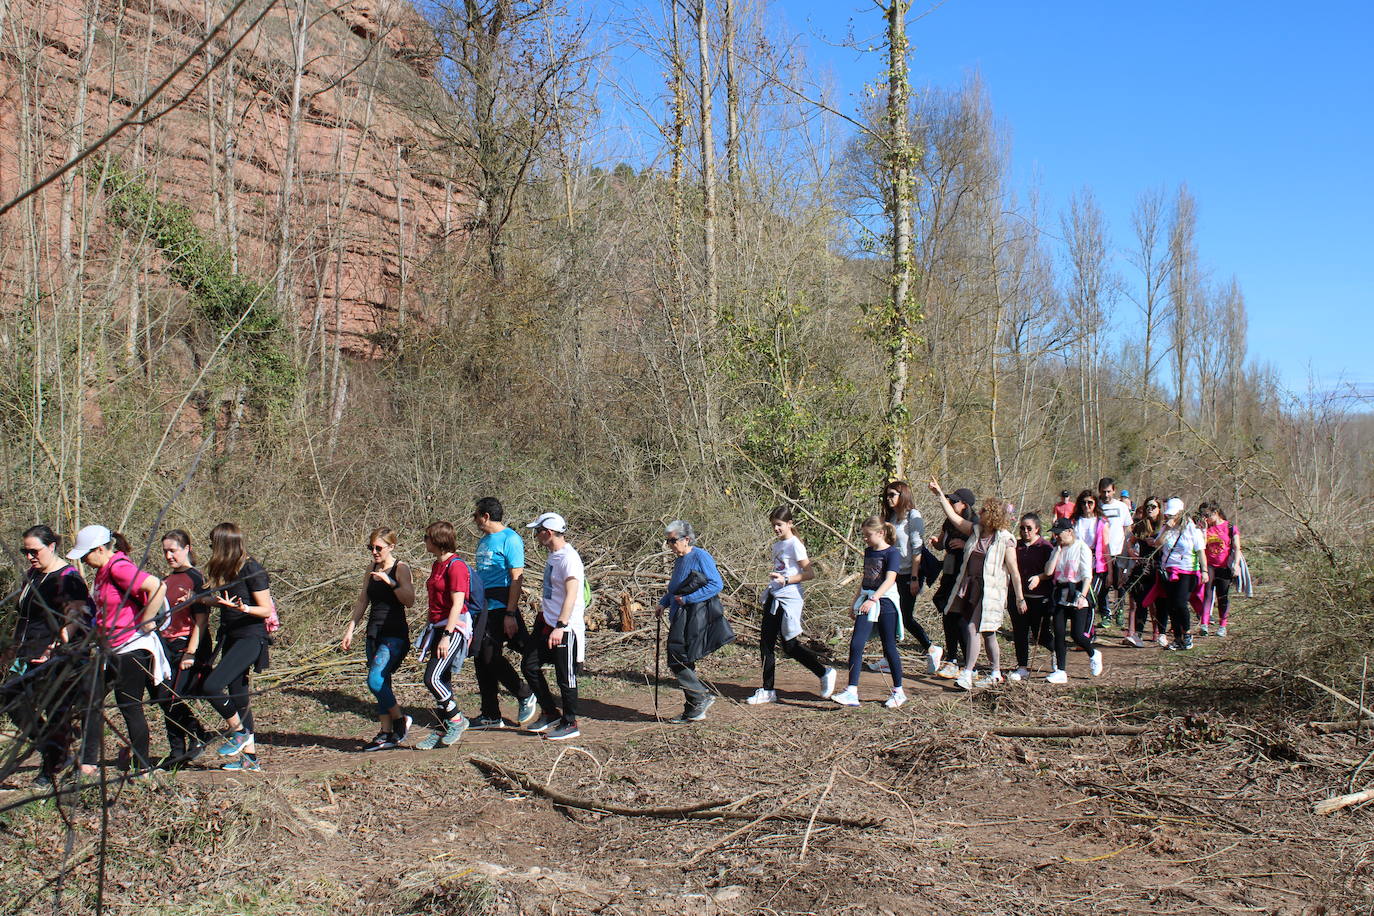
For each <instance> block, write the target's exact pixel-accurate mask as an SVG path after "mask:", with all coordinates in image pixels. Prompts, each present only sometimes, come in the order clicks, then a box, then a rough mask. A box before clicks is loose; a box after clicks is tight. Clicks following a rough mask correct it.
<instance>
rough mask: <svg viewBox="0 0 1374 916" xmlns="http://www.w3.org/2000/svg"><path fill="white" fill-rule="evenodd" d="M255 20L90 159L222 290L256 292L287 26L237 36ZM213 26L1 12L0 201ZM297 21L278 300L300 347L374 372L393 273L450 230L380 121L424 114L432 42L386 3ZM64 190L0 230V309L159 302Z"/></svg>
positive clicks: (77, 192) (113, 6)
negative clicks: (143, 184) (186, 247)
mask: <svg viewBox="0 0 1374 916" xmlns="http://www.w3.org/2000/svg"><path fill="white" fill-rule="evenodd" d="M265 2H266V0H250V2H249V3H247V4H246V5H245V6H244V7H243V8H242V9H241V10H240V11H239V12H238V13H237V14H236V15H235V17H234V18H233V20H232V21H231V22H230V23H229V24H228V26H227V27H226V28H224V29H223V31H222V32H221V33H220V34H219V35H218V36H217V37H216V39H215V40H214V41H213V42H212V43H211V45H210V46H209V48H208V49H207V51H206V52H205V53H203V54H201V55H199V56H198V57H197V58H196V59H195V60H194V61H193V62H192V63H191V65H190V66H189V67H187V68H186V69H185V70H184V71H182V72H181V74H180V75H179V76H177V77H176V78H175V79H174V80H173V82H172V84H171V85H170V86H169V87H168V89H167V90H166V91H165V92H164V93H163V94H162V95H161V96H160V97H159V98H158V100H157V101H155V102H154V103H153V104H152V105H151V106H150V107H149V109H148V110H147V111H146V112H145V113H144V114H143V115H142V117H143V118H147V117H148V116H150V115H158V114H159V113H162V112H164V111H165V110H166V109H167V108H168V107H169V106H170V105H171V104H172V103H174V102H176V101H177V100H178V99H181V98H182V97H183V96H184V97H185V101H184V102H182V103H181V104H180V105H178V106H176V107H174V108H172V110H170V111H166V113H163V114H161V116H160V117H157V118H156V120H153V121H152V122H151V123H147V124H144V125H141V126H135V127H131V128H129V129H127V130H125V131H123V132H121V133H120V134H119V135H118V137H117V138H116V139H115V140H114V141H113V142H112V143H110V145H109V146H108V147H107V150H108V151H109V152H110V154H112V155H113V156H115V157H117V159H118V161H119V163H120V164H121V166H122V167H123V168H125V169H126V170H133V171H137V172H138V173H140V174H142V175H144V176H146V180H147V182H148V183H149V184H150V185H151V186H152V187H154V188H155V189H156V192H157V194H158V197H159V198H160V199H163V200H168V201H176V202H180V203H183V204H185V205H187V206H188V207H189V208H190V209H191V210H192V212H193V214H194V219H195V222H196V224H197V226H198V227H199V228H200V229H201V230H202V231H203V232H204V233H206V234H207V235H209V236H210V237H212V238H214V239H216V240H218V241H220V242H221V243H223V244H224V245H225V246H226V248H227V249H228V250H229V251H231V253H232V255H233V257H234V258H235V259H236V263H237V268H238V270H239V272H240V273H243V274H245V275H248V276H252V277H254V278H255V279H258V280H261V281H262V282H264V283H267V284H268V285H269V286H270V285H272V283H273V277H274V271H275V268H276V265H277V260H278V258H277V255H278V246H279V238H280V214H281V212H282V203H281V202H282V199H283V195H282V190H283V187H284V184H285V180H286V179H285V176H286V175H287V173H288V169H287V167H286V163H287V161H288V148H289V139H290V121H291V118H290V105H291V99H292V92H293V84H294V81H295V67H294V63H293V62H294V59H295V55H294V53H293V51H294V48H293V34H294V33H293V30H292V27H291V19H290V17H291V15H292V11H293V8H295V9H298V8H299V7H298V5H297V0H282V2H280V3H278V4H277V5H276V6H274V7H273V8H272V10H271V11H269V12H268V14H267V15H266V17H265V18H263V19H262V21H261V22H260V23H259V24H258V25H257V26H256V27H255V28H253V29H252V30H251V31H248V28H247V27H248V25H249V23H250V22H251V21H252V19H253V18H255V17H256V16H257V14H258V13H259V12H260V11H261V10H262V9H263V6H264V3H265ZM231 7H232V3H231V2H224V0H88V2H85V3H83V2H81V0H11V2H10V4H9V5H8V11H7V12H4V13H0V15H2V16H4V17H5V19H4V21H3V22H0V33H3V36H4V37H3V39H0V201H5V200H8V199H10V198H11V197H13V196H14V194H16V193H17V192H18V191H20V190H22V189H23V188H25V187H27V186H28V184H29V183H30V182H31V181H32V180H33V179H34V177H35V176H41V175H43V174H46V173H47V172H48V171H50V170H51V169H52V168H53V167H54V166H55V165H57V164H59V163H61V162H62V161H64V160H65V159H66V158H67V156H68V155H69V153H70V151H71V150H72V149H75V148H79V147H80V146H81V145H83V144H85V143H89V142H91V141H92V140H93V139H94V138H96V137H99V136H100V135H102V134H103V133H105V131H106V130H108V129H109V128H110V126H112V125H114V124H116V123H118V122H119V121H120V120H121V119H122V118H124V117H126V116H127V115H128V114H129V112H130V111H131V109H132V107H133V106H134V104H135V103H136V101H137V100H139V99H142V98H143V97H144V96H145V95H147V94H148V92H149V91H150V90H151V88H152V87H153V86H155V85H156V84H157V83H158V82H159V81H161V80H162V79H163V78H164V77H165V76H166V75H167V74H169V73H170V72H171V71H172V70H173V68H174V67H175V66H176V65H177V64H178V63H179V62H181V61H182V60H183V59H184V58H186V57H187V56H188V55H189V54H191V52H192V51H193V50H194V48H195V46H196V45H197V44H198V43H199V42H200V41H201V40H202V39H203V38H204V37H205V35H206V34H207V32H208V31H209V29H210V28H211V27H212V26H213V25H214V24H215V23H218V22H219V21H220V20H221V19H222V18H223V17H224V16H225V15H226V14H227V13H228V11H229V9H230V8H231ZM307 14H308V15H307V17H306V18H307V23H308V24H307V29H306V32H305V35H306V38H305V42H304V55H303V56H304V61H305V65H304V68H303V73H302V76H301V86H300V90H301V92H300V98H301V104H300V118H299V128H298V136H297V139H296V149H297V152H296V162H297V165H296V167H295V182H294V189H293V193H292V204H291V206H290V208H289V211H288V212H289V215H290V219H289V221H288V231H287V237H288V242H287V245H286V247H285V250H286V251H287V254H288V257H287V259H286V260H287V272H286V276H287V278H288V290H289V297H288V298H289V302H290V305H291V307H292V308H293V309H294V311H295V319H296V320H295V326H296V328H297V329H298V330H299V332H300V334H301V339H302V340H306V339H309V340H311V341H323V342H329V341H331V340H333V339H335V336H334V335H335V334H336V332H337V335H338V336H337V340H338V341H339V343H340V344H341V345H342V346H343V347H344V348H345V349H346V350H347V351H349V352H351V353H353V354H355V355H359V356H367V355H370V354H372V353H375V347H374V346H373V344H372V343H371V339H370V336H369V335H371V334H372V333H373V332H376V331H379V330H385V329H386V327H387V326H388V325H389V324H391V323H392V322H394V321H395V320H396V318H397V316H398V315H399V314H401V313H403V311H408V312H409V314H411V315H415V309H416V306H415V305H414V303H413V302H412V301H411V300H412V296H411V293H410V289H411V288H412V284H413V280H412V279H411V278H412V276H413V272H414V270H415V267H414V266H413V265H415V264H417V263H419V262H420V261H422V260H423V258H424V257H425V256H426V255H428V254H429V253H430V252H432V251H433V249H434V247H435V245H436V244H440V243H442V242H443V240H445V239H446V238H449V237H450V236H451V235H452V232H453V231H455V230H456V228H457V227H458V226H459V224H460V211H461V209H462V207H461V200H460V198H459V196H458V192H456V191H455V190H454V189H453V187H452V185H451V183H450V182H449V181H447V180H446V179H445V178H442V177H439V176H437V175H436V174H434V172H433V170H431V169H428V168H426V167H424V166H423V165H421V161H422V159H423V156H422V155H421V153H420V151H421V150H422V149H424V148H425V144H424V143H423V142H422V141H421V139H420V138H421V136H422V134H423V131H422V129H421V127H420V126H419V125H418V124H417V123H416V122H415V121H414V120H412V119H410V118H408V117H407V116H406V115H404V114H401V113H399V111H400V108H399V107H398V106H397V105H396V104H394V102H395V100H396V99H405V100H406V101H407V102H408V103H415V102H417V101H419V100H422V99H430V100H435V101H436V103H437V99H438V98H439V91H438V86H437V84H436V83H435V82H434V80H433V78H432V74H433V72H434V66H435V53H434V47H433V38H432V35H431V34H430V32H429V30H428V29H427V27H426V25H425V23H424V21H423V20H422V19H421V18H420V16H419V15H418V14H416V12H415V11H414V10H413V9H412V8H411V7H410V6H409V5H407V4H405V3H403V2H400V0H359V2H346V3H343V4H342V5H334V4H332V3H316V2H308V6H307ZM245 34H246V37H245V38H244V39H243V41H242V42H241V43H240V44H239V45H238V46H237V48H236V49H234V50H233V51H232V53H230V46H231V45H232V44H233V43H234V42H235V41H236V40H237V39H238V38H239V37H240V36H241V35H245ZM226 55H228V57H227V59H226V60H225V61H224V62H223V63H222V64H220V65H219V66H216V67H214V68H213V70H212V72H210V73H209V75H208V76H207V68H209V67H211V65H212V64H214V63H215V62H216V61H219V60H220V59H221V58H223V57H225V56H226ZM83 71H84V73H85V75H84V77H83V75H82V74H83ZM83 82H84V84H85V91H84V93H83V92H82V91H81V89H80V88H79V87H80V85H81V84H82V83H83ZM83 95H84V98H83ZM100 161H101V160H100V157H99V156H97V157H95V158H93V159H91V160H90V163H91V165H92V166H93V167H98V165H99V163H100ZM84 186H85V185H84V183H83V182H82V181H81V180H76V181H74V182H73V183H72V184H71V186H70V187H69V188H67V189H65V190H64V188H63V187H62V186H61V185H60V184H55V185H52V186H50V187H49V188H48V189H47V190H45V191H44V192H43V193H42V194H41V195H40V196H38V197H36V198H35V199H34V203H33V204H32V206H31V207H30V208H20V209H16V210H13V211H11V212H10V213H9V214H7V215H6V216H4V217H0V268H3V273H2V275H0V307H3V303H5V302H8V303H10V304H13V303H14V302H17V301H19V300H20V299H21V298H22V297H24V296H31V295H33V294H35V292H42V293H45V294H52V293H53V292H54V291H56V290H58V289H60V288H64V286H65V287H67V288H70V287H71V286H72V285H73V284H77V285H79V287H80V292H79V293H78V294H79V295H81V296H85V297H91V296H92V295H93V294H92V292H91V290H90V286H91V284H92V283H95V282H98V278H101V277H105V278H109V277H114V278H120V277H122V278H124V279H123V281H122V282H124V283H127V284H133V285H137V284H138V283H143V284H145V285H146V287H147V288H148V289H150V290H156V289H157V287H158V284H159V283H162V284H163V286H164V287H169V286H170V283H168V282H167V281H166V279H165V278H161V279H160V277H159V259H160V258H162V257H163V255H162V254H161V253H159V252H157V251H155V250H152V249H151V248H150V246H148V245H146V244H140V243H139V241H138V239H137V238H136V233H134V234H131V233H128V232H120V231H119V229H118V228H117V227H114V226H111V225H109V221H108V220H107V219H106V218H105V214H104V213H103V212H102V207H101V204H100V201H98V200H95V199H91V200H89V201H88V200H86V199H85V198H84V196H83V194H82V189H83V187H84ZM64 197H65V198H66V199H67V200H68V202H69V207H68V210H69V212H70V214H71V215H70V217H69V218H67V219H64V212H63V200H64ZM64 222H65V224H66V227H65V228H64ZM131 235H132V236H133V238H132V241H131ZM83 238H84V240H85V244H84V246H83V244H82V242H83ZM63 251H66V252H68V256H67V258H65V259H64V258H63V257H62V253H63ZM74 263H76V264H79V265H81V272H80V274H79V277H80V279H79V280H73V276H75V275H76V274H75V273H74V269H73V267H72V265H73V264H74ZM111 282H112V283H114V284H117V283H118V282H120V281H119V280H114V281H111ZM109 290H110V287H109V286H107V287H106V289H105V290H104V291H103V292H102V295H104V296H106V297H108V298H107V301H109V302H110V304H111V305H112V306H113V307H114V310H115V314H119V308H120V307H121V298H122V297H121V296H120V295H119V292H118V290H117V289H116V290H115V292H114V294H113V295H112V294H111V293H110V291H109Z"/></svg>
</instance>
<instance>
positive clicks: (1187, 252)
mask: <svg viewBox="0 0 1374 916" xmlns="http://www.w3.org/2000/svg"><path fill="white" fill-rule="evenodd" d="M1196 236H1197V202H1196V200H1195V199H1194V198H1193V195H1192V194H1191V193H1189V191H1188V187H1187V185H1180V186H1179V189H1178V195H1177V196H1176V198H1175V199H1174V209H1173V213H1172V218H1171V221H1170V224H1169V317H1170V320H1171V324H1170V335H1171V338H1170V348H1171V351H1172V355H1173V370H1174V413H1175V415H1176V416H1177V418H1178V422H1179V423H1182V422H1183V417H1184V411H1185V409H1186V408H1187V406H1188V367H1189V364H1190V362H1191V354H1192V348H1193V341H1194V337H1195V335H1196V331H1195V328H1194V325H1195V323H1196V319H1195V318H1194V314H1193V313H1194V312H1195V311H1196V310H1197V308H1198V297H1199V295H1200V290H1201V283H1202V277H1201V275H1200V271H1199V268H1198V256H1197V238H1196Z"/></svg>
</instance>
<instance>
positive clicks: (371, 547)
mask: <svg viewBox="0 0 1374 916" xmlns="http://www.w3.org/2000/svg"><path fill="white" fill-rule="evenodd" d="M367 549H368V550H370V551H372V552H373V553H381V552H382V551H383V550H386V548H385V547H378V546H377V545H376V544H369V545H367Z"/></svg>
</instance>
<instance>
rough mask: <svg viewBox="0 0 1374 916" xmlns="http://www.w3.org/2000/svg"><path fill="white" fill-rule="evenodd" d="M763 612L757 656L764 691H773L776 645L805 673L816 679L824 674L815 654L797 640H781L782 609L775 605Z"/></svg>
mask: <svg viewBox="0 0 1374 916" xmlns="http://www.w3.org/2000/svg"><path fill="white" fill-rule="evenodd" d="M769 601H770V606H769V607H768V608H766V609H765V610H764V612H763V625H762V626H761V627H760V628H759V630H760V632H759V655H760V656H762V658H763V686H764V689H765V690H772V689H773V674H774V671H775V669H776V668H777V662H778V656H777V644H778V642H779V641H781V642H782V651H783V652H785V653H787V657H788V658H790V659H792V660H793V661H796V662H798V663H799V664H801V666H802V667H804V668H805V669H806V670H807V671H810V672H811V673H812V674H814V675H815V676H816V677H820V676H821V675H823V674H825V665H822V664H821V660H820V659H819V658H817V657H816V653H814V652H812V651H811V650H810V649H808V648H806V646H803V645H802V644H801V641H800V640H799V639H797V638H795V637H794V638H792V639H782V638H781V637H782V617H783V614H782V609H781V608H779V607H777V605H776V604H775V603H771V602H772V599H771V598H770V599H769Z"/></svg>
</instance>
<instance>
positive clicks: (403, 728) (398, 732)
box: [391, 716, 415, 747]
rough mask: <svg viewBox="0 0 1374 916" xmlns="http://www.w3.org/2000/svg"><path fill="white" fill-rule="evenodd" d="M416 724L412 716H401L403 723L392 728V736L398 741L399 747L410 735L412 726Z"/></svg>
mask: <svg viewBox="0 0 1374 916" xmlns="http://www.w3.org/2000/svg"><path fill="white" fill-rule="evenodd" d="M414 724H415V720H414V719H412V718H411V717H410V716H401V721H400V722H399V723H397V724H396V725H393V726H392V727H391V736H392V737H393V738H395V739H396V746H397V747H400V745H401V743H402V742H403V741H405V740H406V736H407V735H409V734H410V726H412V725H414Z"/></svg>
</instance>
